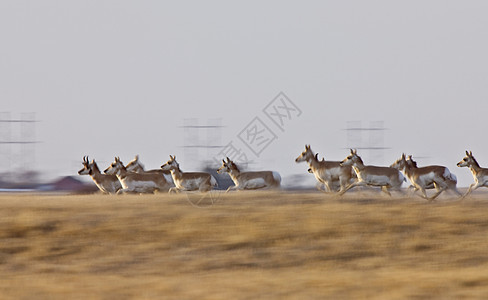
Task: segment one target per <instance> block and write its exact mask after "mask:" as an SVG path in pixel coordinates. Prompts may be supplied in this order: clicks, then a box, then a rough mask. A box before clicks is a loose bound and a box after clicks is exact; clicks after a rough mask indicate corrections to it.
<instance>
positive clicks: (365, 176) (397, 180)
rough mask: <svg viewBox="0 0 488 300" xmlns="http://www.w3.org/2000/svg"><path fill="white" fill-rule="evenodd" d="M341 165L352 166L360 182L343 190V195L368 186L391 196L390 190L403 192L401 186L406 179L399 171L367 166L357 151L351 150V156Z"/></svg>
mask: <svg viewBox="0 0 488 300" xmlns="http://www.w3.org/2000/svg"><path fill="white" fill-rule="evenodd" d="M341 165H342V166H352V168H353V170H354V171H355V172H356V175H357V177H358V181H357V182H354V183H352V184H350V185H349V186H348V187H347V188H346V189H344V190H342V191H341V195H342V194H344V193H345V192H346V191H348V190H350V189H351V188H353V187H355V186H366V185H371V186H380V187H381V190H382V191H383V192H385V193H386V194H388V195H391V194H390V192H389V190H396V191H399V192H402V190H401V186H402V183H403V182H404V181H405V177H403V175H402V173H400V171H399V170H397V169H395V168H390V167H377V166H365V165H364V163H363V160H362V159H361V157H359V156H358V155H357V150H352V149H351V154H350V155H349V156H347V157H346V158H345V159H344V160H343V161H342V162H341ZM402 193H403V192H402Z"/></svg>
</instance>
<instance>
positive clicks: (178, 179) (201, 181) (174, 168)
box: [161, 155, 217, 193]
mask: <svg viewBox="0 0 488 300" xmlns="http://www.w3.org/2000/svg"><path fill="white" fill-rule="evenodd" d="M169 158H170V160H168V161H167V162H166V163H165V164H163V165H162V166H161V169H163V170H165V171H171V176H172V177H173V182H174V184H175V187H172V188H170V189H169V192H170V193H171V192H176V193H178V192H180V191H197V190H198V191H200V192H208V191H210V190H211V189H212V188H213V187H214V186H216V185H217V180H216V179H215V178H214V177H213V176H212V175H211V174H210V173H206V172H191V173H190V172H183V171H181V169H180V165H179V164H178V162H177V161H176V156H171V155H170V156H169Z"/></svg>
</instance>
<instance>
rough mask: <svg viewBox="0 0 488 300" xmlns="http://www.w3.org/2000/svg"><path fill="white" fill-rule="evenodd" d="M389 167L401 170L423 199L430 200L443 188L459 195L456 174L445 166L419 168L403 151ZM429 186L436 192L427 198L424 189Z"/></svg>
mask: <svg viewBox="0 0 488 300" xmlns="http://www.w3.org/2000/svg"><path fill="white" fill-rule="evenodd" d="M390 167H392V168H395V169H398V170H400V171H403V174H405V176H406V177H407V178H408V180H410V182H411V183H412V185H413V187H414V191H417V190H420V191H421V192H422V196H423V197H424V198H425V199H428V200H431V201H432V200H434V199H435V198H437V196H439V195H440V194H441V193H442V192H443V191H445V190H452V191H454V192H455V193H456V194H458V195H459V196H461V193H460V192H459V191H458V190H457V188H456V184H457V178H456V175H454V174H452V173H451V172H450V171H449V169H448V168H446V167H443V166H426V167H422V168H419V167H417V162H415V161H414V160H413V159H412V156H411V155H410V156H409V158H408V159H407V158H406V156H405V153H403V154H402V157H400V158H399V159H398V160H397V161H395V162H394V163H393V164H392V165H391V166H390ZM431 188H435V189H436V190H437V192H436V193H435V194H434V195H433V196H432V197H430V198H429V197H428V196H427V192H426V191H425V190H426V189H431Z"/></svg>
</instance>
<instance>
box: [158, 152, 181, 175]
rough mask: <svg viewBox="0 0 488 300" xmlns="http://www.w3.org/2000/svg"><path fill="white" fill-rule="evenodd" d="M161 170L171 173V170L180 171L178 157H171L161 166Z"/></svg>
mask: <svg viewBox="0 0 488 300" xmlns="http://www.w3.org/2000/svg"><path fill="white" fill-rule="evenodd" d="M161 169H163V170H164V171H170V170H179V169H180V165H179V164H178V162H177V161H176V156H171V155H170V156H169V160H168V161H167V162H166V163H165V164H164V165H162V166H161Z"/></svg>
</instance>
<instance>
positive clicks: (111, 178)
mask: <svg viewBox="0 0 488 300" xmlns="http://www.w3.org/2000/svg"><path fill="white" fill-rule="evenodd" d="M78 174H79V175H90V177H91V178H92V180H93V181H94V182H95V184H96V186H97V187H98V188H99V189H100V191H102V192H103V193H107V194H116V193H117V191H118V190H120V189H121V188H122V186H121V185H120V181H119V179H118V178H117V176H115V175H106V174H102V173H101V172H100V169H98V165H97V163H96V162H95V160H94V159H92V161H91V163H90V162H89V161H88V156H84V157H83V169H81V170H79V171H78Z"/></svg>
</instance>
